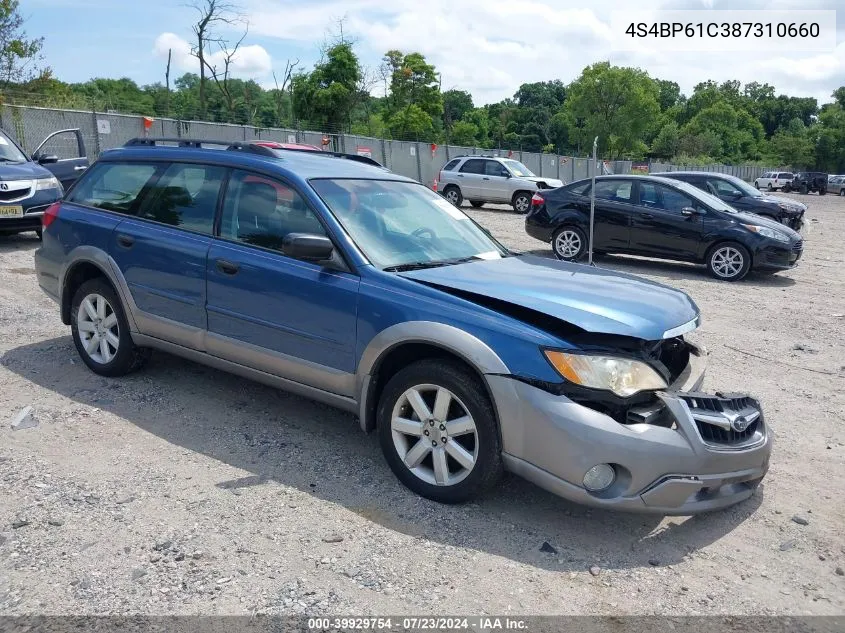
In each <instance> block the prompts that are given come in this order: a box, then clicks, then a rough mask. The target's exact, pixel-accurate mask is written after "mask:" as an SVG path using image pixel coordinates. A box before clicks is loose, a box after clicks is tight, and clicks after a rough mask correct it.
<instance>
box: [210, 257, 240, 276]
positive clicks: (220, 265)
mask: <svg viewBox="0 0 845 633" xmlns="http://www.w3.org/2000/svg"><path fill="white" fill-rule="evenodd" d="M216 263H217V270H219V271H220V272H221V273H223V274H224V275H237V274H238V271H239V270H240V269H241V267H240V266H238V265H237V264H233V263H232V262H229V261H226V260H225V259H218V260H217V262H216Z"/></svg>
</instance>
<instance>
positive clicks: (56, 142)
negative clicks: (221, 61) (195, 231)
mask: <svg viewBox="0 0 845 633" xmlns="http://www.w3.org/2000/svg"><path fill="white" fill-rule="evenodd" d="M0 127H2V129H3V130H4V131H5V132H6V133H7V134H9V136H11V137H12V138H14V139H15V140H16V141H17V142H18V144H20V145H21V146H22V147H23V148H24V149H25V150H26V151H27V152H28V153H30V154H31V153H32V152H33V151H34V150H35V149H36V148H37V147H38V146H39V145H40V144H41V143H42V141H43V140H44V139H45V138H47V137H48V136H50V135H51V134H53V133H55V132H57V131H59V130H67V129H79V130H80V133H81V138H82V141H83V143H84V146H85V147H84V152H85V154H86V155H87V157H88V158H89V159H90V160H92V161H93V160H95V159H96V158H97V156H99V154H100V152H102V151H104V150H107V149H111V148H115V147H120V146H122V145H124V144H125V143H126V141H128V140H129V139H131V138H136V137H144V136H150V137H173V138H194V139H200V140H218V141H231V142H238V141H250V140H258V139H261V140H272V141H277V142H281V143H303V144H307V145H313V146H315V147H320V148H324V149H327V150H330V151H339V152H346V153H350V154H360V155H365V156H370V157H371V158H373V159H375V160H377V161H378V162H379V163H381V164H383V165H384V166H385V167H387V168H388V169H390V170H391V171H393V172H395V173H398V174H401V175H403V176H407V177H409V178H413V179H414V180H418V181H419V182H421V183H423V184H426V185H429V186H433V185H434V181H435V179H436V178H437V177H438V174H439V172H440V169H441V168H442V167H443V165H445V164H446V163H447V162H448V161H449V160H451V159H452V158H456V157H458V156H467V155H471V156H500V157H503V158H513V159H514V160H518V161H520V162H522V163H523V164H525V165H526V166H527V167H528V168H529V169H530V170H531V171H532V172H534V173H535V174H536V175H538V176H544V177H547V178H557V179H560V180H563V181H565V182H572V181H574V180H579V179H581V178H587V177H589V176H590V160H589V159H587V158H575V157H571V156H560V155H557V154H540V153H535V152H523V151H519V150H502V149H495V150H491V149H483V148H478V147H461V146H457V145H437V144H435V143H423V142H416V141H399V140H390V139H381V138H375V137H371V136H361V135H356V134H337V133H327V132H321V131H316V130H310V131H308V130H297V129H290V128H259V127H254V126H251V125H235V124H230V123H210V122H205V121H183V120H179V119H169V118H155V119H153V118H149V117H143V116H138V115H130V114H115V113H111V112H107V113H102V112H96V111H90V112H89V111H84V110H63V109H55V108H43V107H34V106H19V105H2V106H0ZM42 151H47V153H50V154H56V155H57V156H59V157H60V158H74V157H76V156H78V150H77V143H76V136H75V135H71V134H65V135H58V136H54V137H52V138H51V139H50V140H49V141H48V143H47V144H46V145H45V146H44V147H43V148H42ZM630 172H631V162H630V161H603V162H602V164H601V172H600V173H615V174H628V173H630Z"/></svg>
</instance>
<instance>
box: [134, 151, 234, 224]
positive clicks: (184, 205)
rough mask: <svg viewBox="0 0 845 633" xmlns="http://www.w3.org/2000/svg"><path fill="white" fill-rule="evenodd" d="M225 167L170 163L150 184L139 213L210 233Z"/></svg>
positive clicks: (146, 216)
mask: <svg viewBox="0 0 845 633" xmlns="http://www.w3.org/2000/svg"><path fill="white" fill-rule="evenodd" d="M225 173H226V169H225V168H223V167H218V166H216V165H200V164H191V163H173V164H171V165H170V166H169V167H168V168H167V169H166V170H165V172H164V173H163V174H162V175H161V177H160V178H159V179H158V181H157V182H156V184H155V185H154V186H152V187H151V188H150V193H149V195H148V196H146V198H145V200H144V203H143V205H142V207H141V211H140V213H139V214H138V216H139V217H142V218H146V219H147V220H153V221H155V222H161V223H162V224H169V225H171V226H178V227H179V228H183V229H187V230H189V231H197V232H198V233H205V234H207V235H211V234H212V233H213V232H214V212H215V210H216V209H217V198H218V196H219V195H220V185H221V183H222V182H223V176H224V175H225Z"/></svg>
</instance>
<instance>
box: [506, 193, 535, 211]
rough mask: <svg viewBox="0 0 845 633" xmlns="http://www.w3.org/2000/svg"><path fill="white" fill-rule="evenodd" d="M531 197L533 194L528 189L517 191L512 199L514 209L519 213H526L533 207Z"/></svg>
mask: <svg viewBox="0 0 845 633" xmlns="http://www.w3.org/2000/svg"><path fill="white" fill-rule="evenodd" d="M531 198H532V194H530V193H528V192H527V191H518V192H516V193H515V194H514V196H513V200H511V204H512V205H513V210H514V211H516V212H517V213H518V214H519V215H525V214H526V213H528V210H529V209H530V208H531Z"/></svg>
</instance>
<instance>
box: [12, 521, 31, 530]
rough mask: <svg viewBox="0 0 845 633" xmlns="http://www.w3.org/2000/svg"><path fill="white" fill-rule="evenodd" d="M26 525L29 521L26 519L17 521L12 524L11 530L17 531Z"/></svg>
mask: <svg viewBox="0 0 845 633" xmlns="http://www.w3.org/2000/svg"><path fill="white" fill-rule="evenodd" d="M27 525H29V521H27V520H26V519H18V520H17V521H13V522H12V529H13V530H19V529H20V528H22V527H26V526H27Z"/></svg>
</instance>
